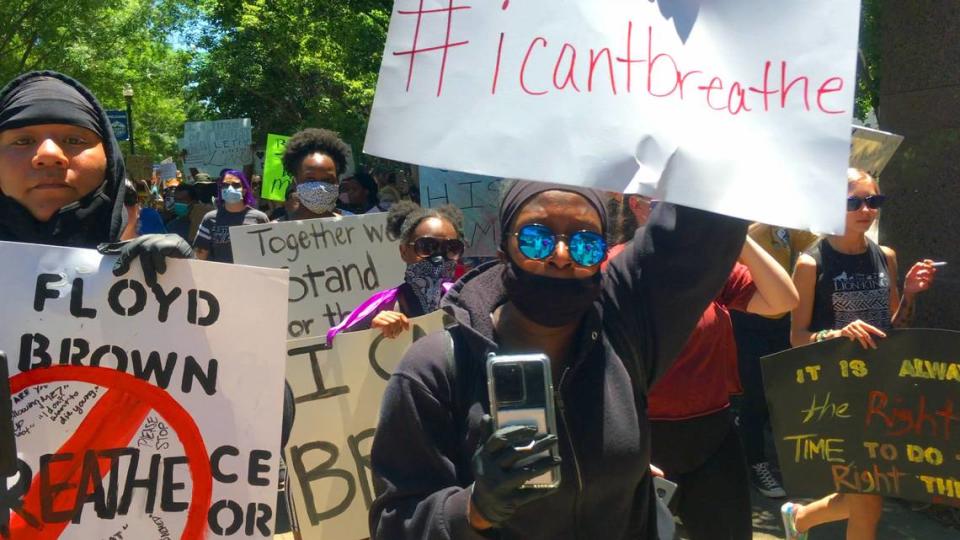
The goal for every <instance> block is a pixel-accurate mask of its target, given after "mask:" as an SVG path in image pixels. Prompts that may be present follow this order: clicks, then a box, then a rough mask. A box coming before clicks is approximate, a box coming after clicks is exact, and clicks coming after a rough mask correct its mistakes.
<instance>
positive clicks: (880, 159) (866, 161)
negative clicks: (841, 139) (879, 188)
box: [850, 126, 903, 178]
mask: <svg viewBox="0 0 960 540" xmlns="http://www.w3.org/2000/svg"><path fill="white" fill-rule="evenodd" d="M902 142H903V135H896V134H894V133H887V132H886V131H880V130H876V129H871V128H868V127H863V126H853V138H852V139H851V140H850V166H851V167H854V168H856V169H862V170H864V171H867V172H868V173H870V175H871V176H873V177H874V178H876V177H878V176H880V173H881V172H882V171H883V169H884V167H886V166H887V163H889V162H890V160H891V159H893V155H894V154H895V153H896V152H897V148H899V147H900V143H902Z"/></svg>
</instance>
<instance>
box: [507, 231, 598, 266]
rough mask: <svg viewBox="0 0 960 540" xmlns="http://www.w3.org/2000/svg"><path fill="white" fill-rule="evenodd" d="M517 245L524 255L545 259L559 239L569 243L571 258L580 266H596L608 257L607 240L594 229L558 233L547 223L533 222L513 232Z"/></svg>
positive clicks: (538, 259)
mask: <svg viewBox="0 0 960 540" xmlns="http://www.w3.org/2000/svg"><path fill="white" fill-rule="evenodd" d="M513 235H514V236H516V237H517V246H518V247H519V249H520V253H521V254H523V256H524V257H526V258H528V259H533V260H537V261H540V260H543V259H546V258H547V257H549V256H550V255H551V254H553V252H554V250H556V248H557V239H561V240H563V241H564V242H565V243H566V244H567V250H568V251H569V252H570V258H571V259H573V262H575V263H577V264H579V265H580V266H594V265H597V264H600V263H601V262H603V260H604V259H606V258H607V241H606V240H605V239H604V238H603V235H602V234H600V233H596V232H593V231H577V232H575V233H571V234H556V233H554V232H553V231H552V230H551V229H550V228H549V227H547V226H546V225H540V224H538V223H532V224H529V225H524V226H523V227H520V230H519V231H517V232H515V233H513Z"/></svg>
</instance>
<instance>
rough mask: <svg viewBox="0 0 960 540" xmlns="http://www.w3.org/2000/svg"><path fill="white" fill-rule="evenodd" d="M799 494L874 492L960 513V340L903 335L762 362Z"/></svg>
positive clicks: (779, 441)
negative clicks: (869, 345)
mask: <svg viewBox="0 0 960 540" xmlns="http://www.w3.org/2000/svg"><path fill="white" fill-rule="evenodd" d="M762 362H763V378H764V386H765V387H766V391H767V399H768V401H769V405H770V418H771V424H772V425H773V432H774V437H775V439H776V446H777V452H778V454H779V456H780V467H781V470H782V471H783V476H784V481H785V483H786V487H787V489H788V490H789V491H790V493H791V495H797V496H822V495H826V494H828V493H831V492H835V491H839V492H854V493H857V492H859V493H873V494H878V495H883V496H888V497H897V498H902V499H909V500H914V501H923V502H934V503H938V504H949V505H953V506H960V332H954V331H949V330H895V331H892V332H890V333H889V334H888V337H887V338H886V339H884V340H882V341H880V342H879V348H878V349H876V350H864V349H863V348H862V347H860V346H859V345H858V344H857V343H855V342H850V341H847V340H846V339H837V340H831V341H828V342H824V343H819V344H814V345H808V346H805V347H800V348H797V349H791V350H788V351H785V352H782V353H778V354H775V355H771V356H767V357H765V358H763V359H762Z"/></svg>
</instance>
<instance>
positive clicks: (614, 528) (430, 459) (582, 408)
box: [370, 182, 747, 540]
mask: <svg viewBox="0 0 960 540" xmlns="http://www.w3.org/2000/svg"><path fill="white" fill-rule="evenodd" d="M606 229H607V220H606V210H605V208H604V204H603V201H602V199H601V197H600V196H599V195H598V194H597V193H596V192H594V191H592V190H589V189H585V188H579V187H572V186H564V185H556V184H539V183H533V182H517V183H515V184H513V185H512V186H511V187H510V188H509V189H508V190H507V192H506V194H505V197H504V200H503V202H502V203H501V206H500V230H501V231H502V234H501V238H502V242H501V246H500V254H499V259H500V260H499V261H493V262H490V263H487V264H485V265H482V266H480V267H478V268H476V269H475V270H473V271H472V272H470V273H469V274H467V275H466V276H464V277H463V278H461V279H460V281H458V282H457V284H456V285H454V287H453V288H452V289H451V290H450V292H449V293H447V295H446V296H445V297H444V299H443V301H442V302H441V306H442V309H444V311H446V312H447V314H449V315H450V316H451V317H452V318H453V319H454V320H455V321H456V322H455V324H453V325H451V326H450V327H448V331H447V332H439V333H435V334H431V335H428V336H426V337H424V338H422V339H420V340H419V341H417V342H415V343H414V344H413V345H412V346H411V347H410V349H409V350H408V351H407V353H406V355H405V356H404V358H403V360H402V361H401V362H400V365H399V366H398V367H397V369H396V370H395V371H394V373H393V376H392V377H391V379H390V382H389V383H388V386H387V390H386V392H385V394H384V398H383V402H382V405H381V410H380V422H379V425H378V426H377V430H376V435H375V437H374V441H373V447H372V453H371V464H372V468H373V471H374V474H375V475H376V477H377V478H378V479H379V486H380V489H379V490H378V491H379V496H378V497H377V499H376V500H375V501H374V503H373V505H372V506H371V508H370V533H371V537H372V538H376V539H401V538H404V539H413V538H417V539H434V538H435V539H440V538H452V539H477V540H479V539H481V538H492V537H496V538H503V539H514V538H523V539H529V540H536V539H541V538H542V539H547V538H550V539H557V538H561V539H562V538H604V539H637V538H643V539H653V538H656V536H657V532H656V519H655V517H654V516H655V512H656V510H655V503H654V501H655V499H654V497H655V494H654V490H653V482H652V480H651V476H650V425H649V421H648V419H647V417H646V392H647V390H648V389H649V387H650V385H652V384H653V383H654V382H655V381H656V380H657V378H658V377H660V376H661V375H662V374H663V373H664V372H665V371H666V370H667V369H668V368H669V367H670V365H671V362H672V361H673V359H674V357H676V355H677V354H678V353H679V352H680V350H681V349H682V347H683V345H684V343H685V342H686V340H687V336H688V335H689V334H690V331H691V330H692V329H693V328H694V325H695V324H696V322H697V320H698V319H699V317H700V315H701V314H702V313H703V310H704V309H705V308H706V306H707V304H708V303H709V302H710V301H711V300H712V299H713V298H714V297H715V296H716V294H717V292H718V291H719V290H720V288H721V287H722V285H723V284H724V282H725V281H726V279H727V276H728V275H729V273H730V270H731V268H732V267H733V264H734V262H735V261H736V259H737V256H738V255H739V253H740V250H741V247H742V245H743V240H744V237H745V235H746V231H747V224H746V223H745V222H743V221H740V220H738V219H734V218H728V217H724V216H720V215H717V214H712V213H709V212H703V211H699V210H694V209H690V208H684V207H678V206H673V205H670V204H660V205H658V207H657V208H656V209H655V210H654V212H653V215H652V217H651V221H650V223H649V224H648V226H647V227H645V228H643V229H640V230H639V231H638V232H637V234H636V236H635V237H634V240H633V241H631V242H630V243H628V244H627V246H626V247H625V248H624V251H623V253H622V254H621V255H620V256H619V257H617V258H616V259H613V260H612V261H611V262H610V264H609V267H608V268H607V269H606V270H604V271H601V270H600V263H601V262H603V260H604V259H605V258H606V242H605V241H604V233H605V232H606ZM532 351H537V352H543V353H545V354H546V355H547V356H549V357H550V362H551V371H552V375H553V384H554V388H555V390H556V393H555V400H556V402H557V407H556V409H557V411H558V418H557V420H558V433H557V435H546V436H537V435H536V433H535V430H532V429H530V428H524V427H516V426H515V427H512V428H509V427H508V428H503V429H500V430H497V431H496V432H492V429H491V422H490V419H489V416H487V415H486V414H485V413H488V412H489V410H490V403H489V399H488V397H487V392H486V388H487V381H486V371H485V361H486V357H487V355H488V354H489V353H491V352H493V353H496V354H518V353H530V352H532ZM491 432H492V433H491ZM552 447H556V448H557V449H558V450H559V455H560V461H559V462H556V461H554V460H553V458H552V457H549V456H547V457H542V458H538V459H537V458H536V456H537V455H538V454H540V453H541V452H544V451H545V450H548V449H550V448H552ZM398 448H402V449H403V450H402V451H398V450H397V449H398ZM525 458H535V461H533V462H532V463H530V462H529V461H527V460H525ZM518 461H520V462H522V463H524V465H523V466H518V467H514V466H513V465H512V464H515V463H517V462H518ZM554 467H557V468H559V469H560V470H561V478H562V481H561V483H560V485H559V487H557V488H556V489H552V490H549V489H547V490H541V489H536V490H526V489H522V488H521V487H520V486H521V485H522V484H523V483H524V482H525V481H526V480H528V479H532V478H535V477H537V476H539V475H541V474H544V473H545V472H546V471H547V470H549V469H551V468H554Z"/></svg>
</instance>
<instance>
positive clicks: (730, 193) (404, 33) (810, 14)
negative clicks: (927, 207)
mask: <svg viewBox="0 0 960 540" xmlns="http://www.w3.org/2000/svg"><path fill="white" fill-rule="evenodd" d="M859 14H860V12H859V2H856V1H843V2H838V1H836V0H809V1H806V2H770V1H769V0H711V1H705V0H686V1H679V0H673V1H668V0H659V1H656V2H652V1H643V0H568V1H566V2H563V5H562V8H561V7H559V6H558V5H557V3H556V2H555V1H552V0H527V1H522V2H521V1H517V0H514V1H492V2H491V1H480V0H454V1H453V2H450V1H448V0H397V1H396V2H395V3H394V10H393V16H392V20H391V23H390V30H389V33H388V36H387V43H386V48H385V51H384V55H383V63H382V65H381V69H380V77H379V80H378V84H377V93H376V97H375V100H374V105H373V110H372V113H371V117H370V122H369V128H368V130H367V139H366V144H365V147H364V151H365V152H367V153H369V154H373V155H376V156H380V157H384V158H388V159H394V160H398V161H406V162H411V163H417V164H420V165H425V166H430V167H436V168H443V169H451V170H458V171H465V172H470V173H477V174H485V175H490V176H494V177H501V178H526V179H530V180H546V181H555V182H561V183H566V184H576V185H586V186H593V187H596V188H600V189H606V190H611V191H620V192H623V191H630V192H641V193H645V194H648V195H654V194H655V195H657V196H658V197H659V198H661V199H665V200H667V201H670V202H675V203H679V204H684V205H688V206H693V207H698V208H703V209H707V210H713V211H717V212H721V213H725V214H731V215H735V216H739V217H743V218H748V219H751V220H754V221H760V222H764V223H774V224H779V225H784V226H789V227H794V228H804V229H808V228H812V229H816V230H819V231H833V232H842V230H843V225H844V217H845V211H844V197H845V187H844V182H843V178H844V177H845V171H846V167H847V157H848V151H849V143H850V120H851V114H852V110H853V96H854V89H855V86H856V85H855V64H856V50H857V35H858V27H859ZM398 133H402V136H398ZM784 200H788V201H790V204H789V205H784V204H782V201H784Z"/></svg>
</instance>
